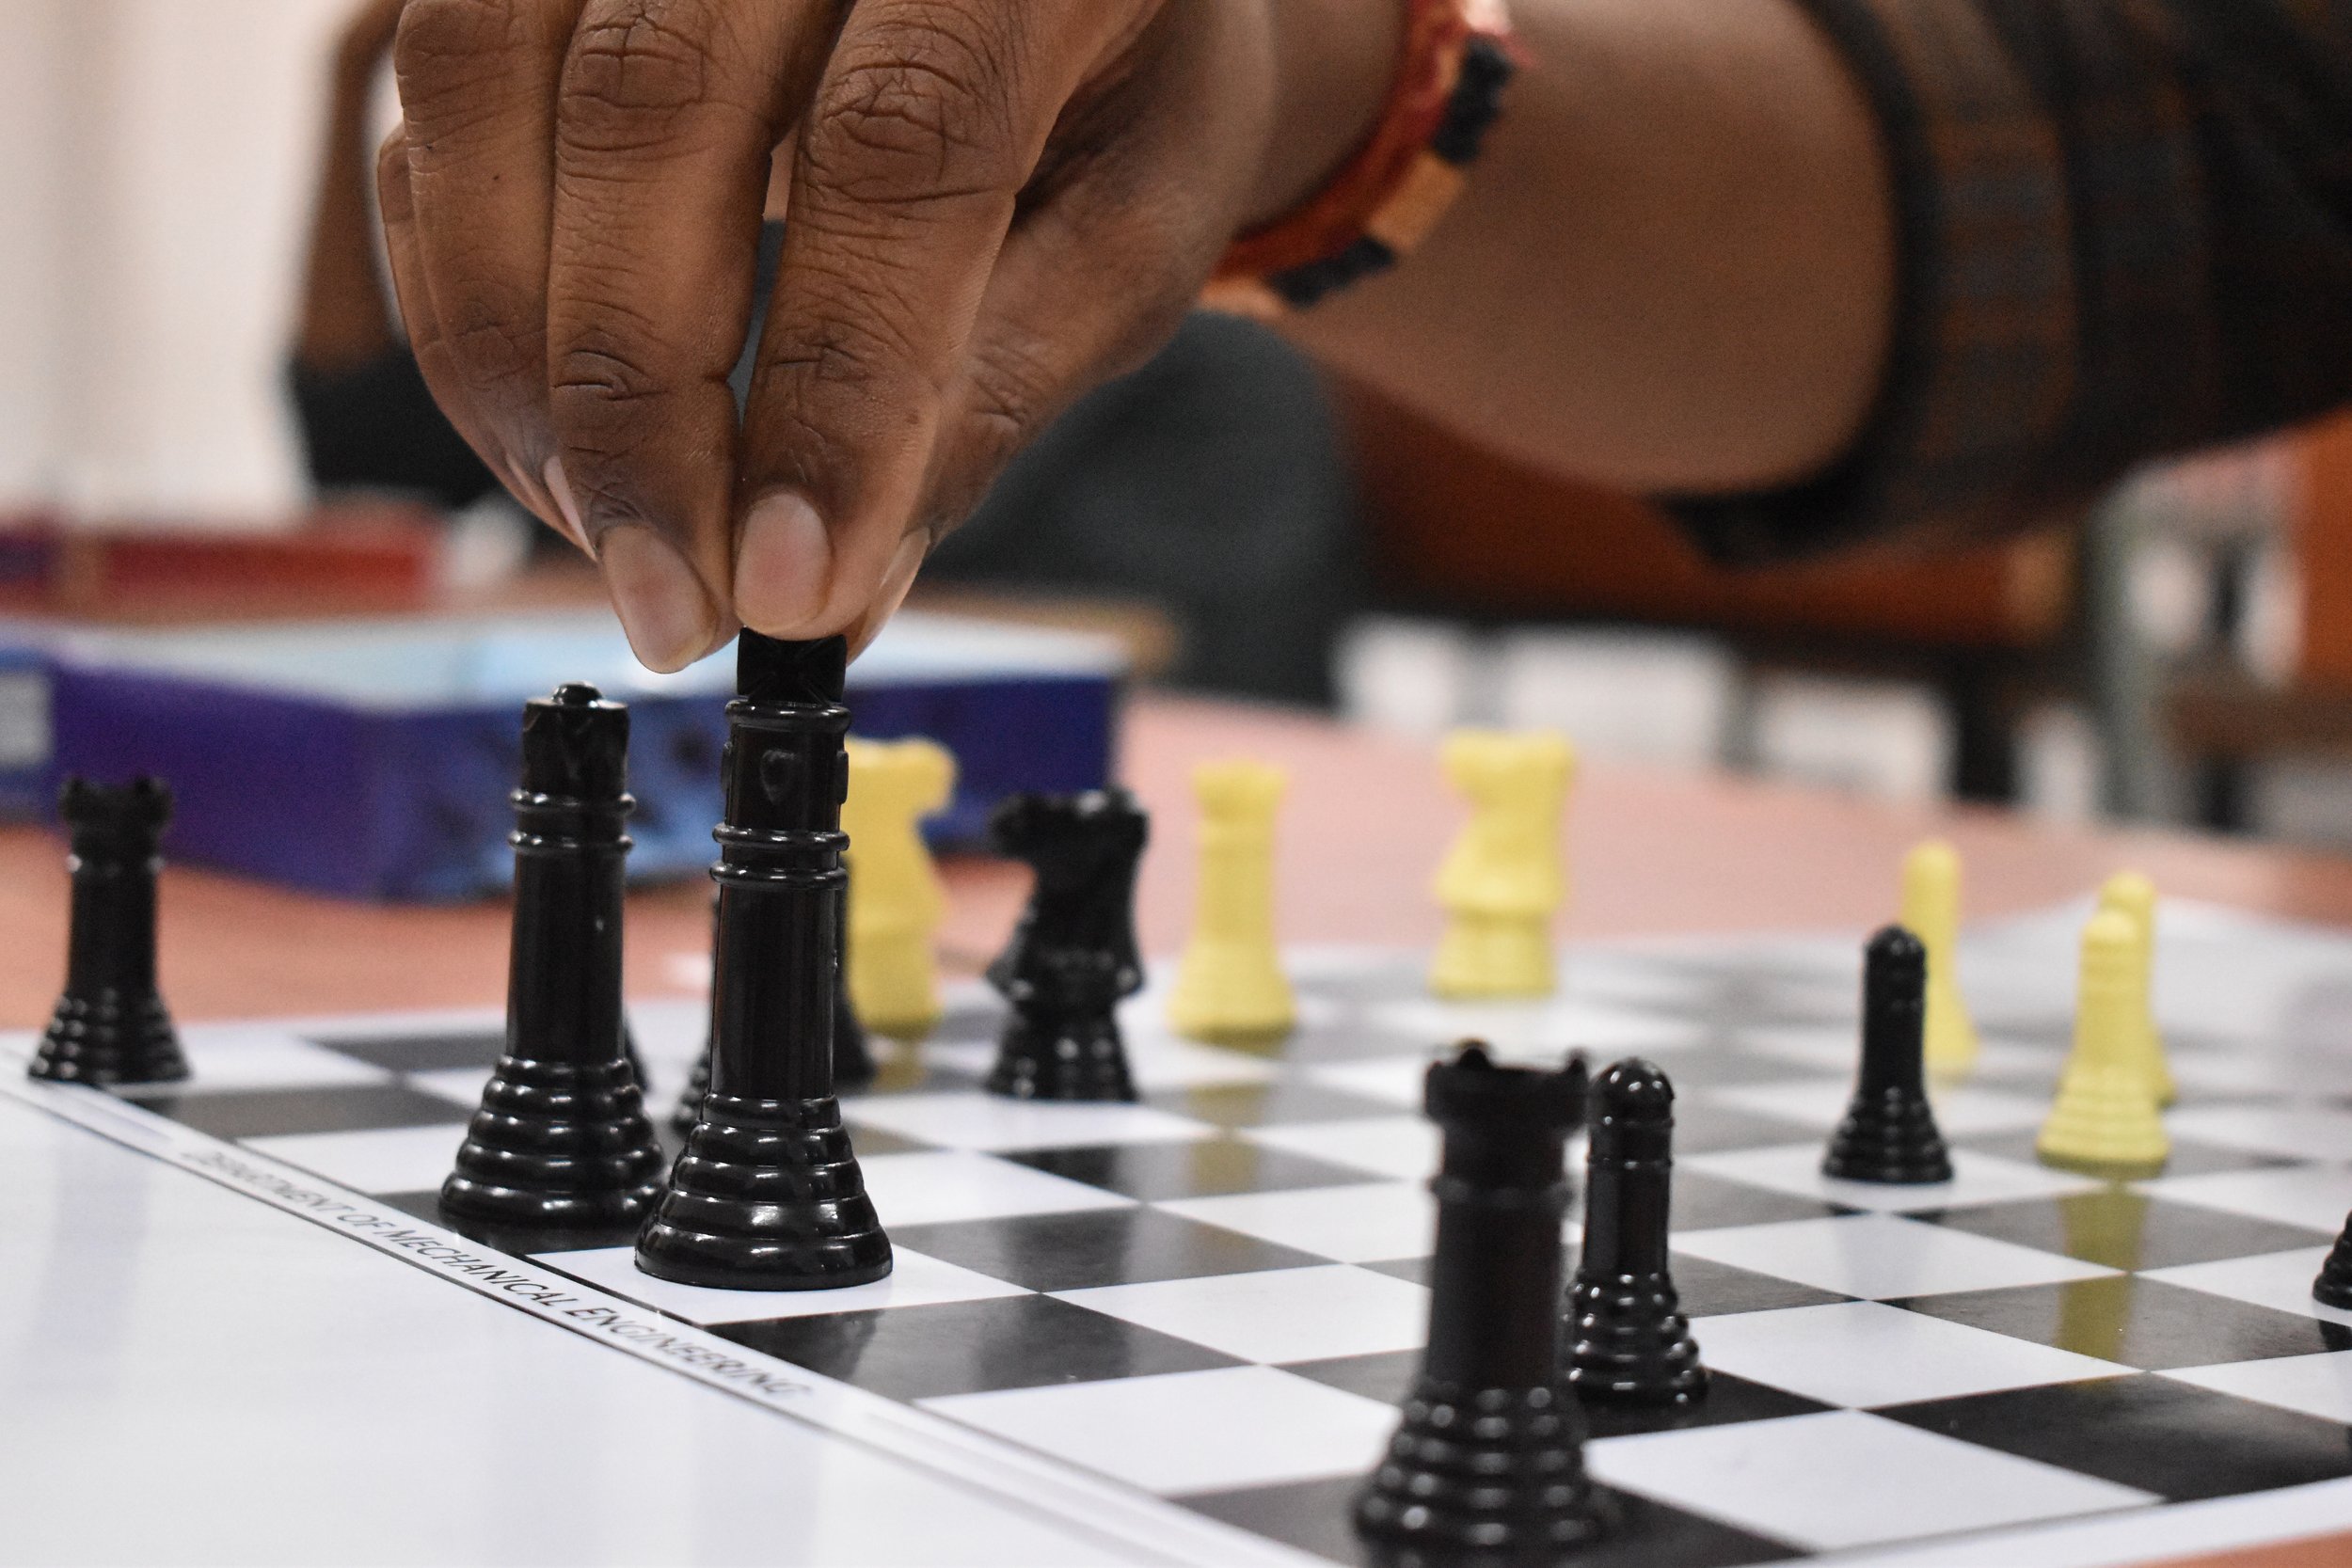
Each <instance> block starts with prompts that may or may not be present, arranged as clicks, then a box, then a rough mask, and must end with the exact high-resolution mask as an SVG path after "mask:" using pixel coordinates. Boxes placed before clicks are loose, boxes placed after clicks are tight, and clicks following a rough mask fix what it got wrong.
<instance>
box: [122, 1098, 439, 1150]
mask: <svg viewBox="0 0 2352 1568" xmlns="http://www.w3.org/2000/svg"><path fill="white" fill-rule="evenodd" d="M140 1103H141V1104H143V1105H145V1106H146V1107H147V1108H148V1109H149V1110H151V1111H152V1112H154V1113H155V1114H156V1115H157V1116H159V1117H170V1118H171V1119H172V1120H173V1121H176V1122H178V1123H180V1124H181V1125H182V1126H183V1127H193V1128H195V1129H196V1130H197V1131H198V1132H210V1133H211V1134H212V1135H213V1136H214V1137H215V1138H230V1139H236V1138H266V1137H274V1136H277V1135H279V1134H281V1133H289V1132H369V1131H372V1130H373V1129H376V1128H383V1127H434V1126H439V1125H442V1124H447V1125H450V1126H460V1125H463V1124H464V1123H465V1122H467V1121H469V1120H470V1119H471V1118H472V1116H473V1112H472V1111H471V1109H469V1107H467V1106H464V1105H460V1104H458V1103H457V1102H456V1101H451V1100H443V1099H441V1098H440V1097H439V1096H438V1095H430V1094H424V1093H422V1092H421V1091H419V1090H416V1089H412V1088H410V1087H408V1086H407V1085H405V1084H348V1085H338V1086H336V1087H332V1088H315V1089H237V1090H230V1091H226V1092H223V1093H220V1094H183V1095H159V1096H157V1097H155V1098H153V1099H151V1100H144V1101H140ZM450 1147H451V1148H453V1149H454V1148H456V1145H455V1144H454V1143H452V1144H451V1146H450Z"/></svg>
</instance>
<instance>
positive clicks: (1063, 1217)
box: [891, 1208, 1330, 1291]
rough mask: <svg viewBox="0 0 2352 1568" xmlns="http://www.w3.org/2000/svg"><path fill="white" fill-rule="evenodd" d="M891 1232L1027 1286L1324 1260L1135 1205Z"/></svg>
mask: <svg viewBox="0 0 2352 1568" xmlns="http://www.w3.org/2000/svg"><path fill="white" fill-rule="evenodd" d="M891 1235H892V1238H893V1239H894V1240H895V1241H896V1242H897V1243H898V1244H899V1245H901V1246H903V1247H906V1248H907V1249H908V1250H910V1251H913V1252H919V1253H922V1254H924V1255H925V1256H927V1257H931V1258H937V1259H942V1260H944V1261H946V1262H949V1263H954V1264H956V1265H958V1266H959V1267H961V1268H966V1269H970V1270H972V1271H974V1272H975V1273H977V1274H984V1275H988V1276H989V1277H990V1278H991V1279H1002V1280H1007V1281H1009V1282H1010V1283H1012V1284H1015V1285H1025V1286H1026V1287H1028V1288H1029V1289H1030V1290H1032V1291H1082V1290H1086V1289H1088V1288H1089V1287H1091V1286H1097V1285H1140V1284H1144V1283H1146V1282H1148V1281H1151V1280H1155V1279H1194V1278H1198V1277H1200V1276H1201V1275H1222V1274H1259V1273H1263V1272H1264V1271H1265V1270H1268V1269H1297V1268H1311V1267H1315V1266H1318V1265H1322V1264H1327V1263H1328V1262H1329V1261H1330V1259H1326V1258H1318V1257H1316V1256H1314V1255H1313V1254H1311V1253H1306V1252H1297V1251H1294V1250H1293V1249H1291V1248H1289V1247H1285V1246H1277V1245H1275V1244H1274V1243H1271V1242H1262V1241H1259V1240H1257V1239H1256V1238H1254V1237H1249V1236H1245V1235H1243V1234H1241V1233H1240V1232H1239V1231H1237V1230H1226V1229H1222V1228H1220V1227H1216V1226H1214V1225H1202V1224H1201V1223H1200V1221H1198V1220H1188V1219H1183V1218H1180V1217H1178V1216H1177V1215H1174V1214H1168V1213H1162V1212H1160V1211H1158V1210H1156V1209H1143V1208H1134V1209H1089V1210H1082V1211H1080V1212H1076V1213H1068V1214H1022V1215H1016V1216H1014V1217H1012V1218H1009V1219H994V1220H962V1221H958V1222H956V1223H954V1224H951V1225H914V1226H902V1227H898V1228H897V1229H894V1230H893V1231H892V1232H891Z"/></svg>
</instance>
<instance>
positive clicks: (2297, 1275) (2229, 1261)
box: [2139, 1246, 2352, 1323]
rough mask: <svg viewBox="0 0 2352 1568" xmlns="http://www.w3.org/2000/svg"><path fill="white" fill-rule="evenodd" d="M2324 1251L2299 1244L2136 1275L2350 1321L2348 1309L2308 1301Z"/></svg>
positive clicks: (2256, 1303) (2325, 1255) (2326, 1320)
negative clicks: (2288, 1248) (2258, 1254)
mask: <svg viewBox="0 0 2352 1568" xmlns="http://www.w3.org/2000/svg"><path fill="white" fill-rule="evenodd" d="M2327 1260H2328V1248H2327V1247H2324V1246H2311V1247H2297V1248H2296V1249H2295V1250H2294V1251H2293V1252H2271V1253H2265V1254H2264V1255H2263V1256H2261V1257H2259V1258H2224V1259H2221V1260H2220V1261H2218V1262H2214V1263H2184V1264H2180V1265H2178V1266H2176V1267H2173V1268H2169V1269H2148V1270H2145V1271H2143V1272H2142V1273H2141V1275H2140V1276H2139V1277H2141V1278H2142V1279H2158V1280H2162V1281H2163V1282H2164V1283H2165V1284H2167V1285H2178V1286H2180V1287H2181V1288H2182V1289H2184V1290H2189V1291H2204V1292H2205V1293H2206V1294H2207V1295H2214V1296H2227V1297H2228V1298H2229V1299H2230V1300H2232V1301H2243V1302H2248V1303H2250V1304H2251V1305H2253V1306H2255V1307H2271V1308H2273V1309H2274V1310H2277V1311H2280V1312H2293V1313H2296V1314H2297V1315H2299V1316H2301V1317H2306V1318H2317V1319H2320V1320H2321V1321H2322V1322H2324V1323H2352V1312H2346V1311H2344V1310H2342V1309H2340V1308H2338V1307H2322V1306H2320V1305H2319V1303H2318V1302H2316V1301H2313V1300H2312V1280H2314V1279H2316V1278H2318V1277H2319V1269H2320V1265H2321V1264H2323V1263H2325V1262H2327Z"/></svg>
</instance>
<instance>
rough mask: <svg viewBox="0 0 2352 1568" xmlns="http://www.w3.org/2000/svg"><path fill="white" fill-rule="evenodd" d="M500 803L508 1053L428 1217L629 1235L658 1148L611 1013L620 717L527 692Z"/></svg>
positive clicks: (618, 888)
mask: <svg viewBox="0 0 2352 1568" xmlns="http://www.w3.org/2000/svg"><path fill="white" fill-rule="evenodd" d="M511 799H512V800H513V801H514V806H515V831H514V832H512V833H509V834H508V835H507V842H508V843H509V844H511V845H513V846H514V847H515V914H514V932H513V938H512V945H511V947H510V949H509V955H510V956H509V958H508V963H507V972H506V1045H505V1050H504V1052H503V1053H501V1055H500V1057H499V1062H498V1067H497V1068H496V1069H495V1070H493V1071H492V1073H491V1075H490V1082H489V1084H488V1085H487V1086H485V1088H484V1089H483V1091H482V1105H481V1108H480V1109H479V1110H477V1111H476V1112H475V1113H474V1117H473V1120H472V1121H471V1122H470V1123H469V1125H468V1127H467V1129H466V1141H465V1143H464V1144H463V1145H462V1146H460V1148H458V1150H457V1168H456V1169H455V1170H454V1171H453V1172H452V1173H451V1174H450V1177H449V1180H446V1181H444V1182H443V1183H442V1184H441V1212H443V1213H444V1214H446V1215H448V1216H449V1217H450V1218H451V1219H453V1220H457V1221H464V1222H471V1223H473V1224H475V1225H481V1226H490V1227H501V1228H515V1229H522V1230H541V1229H546V1230H602V1229H610V1228H613V1227H630V1228H634V1227H636V1226H637V1224H638V1223H639V1222H641V1221H642V1220H644V1217H645V1214H646V1212H648V1211H649V1210H650V1209H651V1208H652V1205H653V1201H654V1199H655V1198H656V1197H657V1196H660V1191H661V1149H660V1146H659V1145H658V1144H656V1143H655V1142H654V1134H653V1124H652V1123H651V1122H649V1121H647V1120H646V1119H645V1107H644V1091H643V1089H642V1087H641V1086H640V1085H639V1083H638V1079H637V1071H636V1069H635V1068H634V1067H633V1066H632V1065H631V1063H630V1056H629V1048H628V1027H627V1025H626V1024H625V1022H623V1018H622V1011H621V919H622V909H621V897H622V862H623V857H625V856H626V855H627V854H628V848H629V840H628V832H626V831H625V823H626V820H627V818H628V813H629V810H630V808H631V807H632V806H634V805H635V803H636V802H635V801H634V800H631V799H630V798H629V795H628V708H626V707H624V706H622V705H620V704H618V703H610V702H606V701H604V700H603V698H602V696H601V695H600V694H599V693H598V692H597V690H596V688H595V687H593V686H578V685H574V686H565V687H563V688H560V689H558V690H557V691H556V693H555V695H554V696H553V697H550V698H534V699H532V701H531V702H530V703H529V704H528V705H525V707H524V709H523V767H522V784H521V786H520V787H519V788H517V789H516V791H515V792H514V794H513V796H512V797H511Z"/></svg>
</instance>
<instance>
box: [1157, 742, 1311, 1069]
mask: <svg viewBox="0 0 2352 1568" xmlns="http://www.w3.org/2000/svg"><path fill="white" fill-rule="evenodd" d="M1288 784H1289V777H1288V775H1286V774H1285V773H1284V772H1283V771H1282V770H1281V769H1280V768H1273V767H1269V766H1268V765H1266V764H1264V763H1262V762H1248V761H1236V762H1212V763H1204V764H1202V765H1201V766H1200V767H1199V768H1194V769H1193V773H1192V790H1193V794H1194V796H1195V797H1196V798H1197V799H1198V800H1200V888H1199V892H1198V895H1197V897H1196V901H1195V904H1194V911H1193V923H1192V940H1191V941H1190V942H1187V943H1186V944H1185V946H1184V958H1183V960H1182V961H1181V962H1180V963H1179V964H1178V965H1177V969H1176V984H1175V987H1174V989H1173V990H1171V991H1170V992H1169V993H1168V1025H1169V1027H1171V1028H1173V1029H1175V1030H1176V1031H1177V1032H1178V1033H1179V1034H1184V1035H1190V1036H1192V1037H1195V1038H1196V1039H1209V1040H1271V1039H1278V1038H1279V1037H1282V1036H1283V1035H1286V1034H1288V1033H1289V1032H1290V1030H1291V1026H1292V1025H1293V1024H1294V1023H1295V1022H1297V1019H1298V1003H1297V1001H1296V999H1295V997H1293V995H1292V994H1291V985H1290V980H1289V979H1288V978H1287V977H1286V976H1285V975H1284V974H1283V973H1282V963H1281V955H1280V952H1279V949H1278V947H1277V945H1276V942H1275V935H1274V817H1275V813H1276V812H1277V811H1278V810H1279V808H1280V806H1281V803H1282V792H1283V790H1284V788H1285V787H1287V785H1288Z"/></svg>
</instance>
